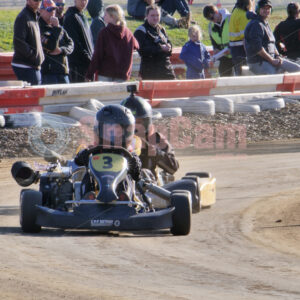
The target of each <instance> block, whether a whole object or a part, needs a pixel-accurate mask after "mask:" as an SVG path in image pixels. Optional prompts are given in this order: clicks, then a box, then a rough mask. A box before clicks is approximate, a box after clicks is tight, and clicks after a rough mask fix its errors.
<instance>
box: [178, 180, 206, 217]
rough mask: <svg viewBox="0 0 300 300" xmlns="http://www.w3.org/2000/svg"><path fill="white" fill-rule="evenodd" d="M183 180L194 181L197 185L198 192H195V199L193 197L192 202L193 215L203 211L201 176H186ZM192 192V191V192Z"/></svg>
mask: <svg viewBox="0 0 300 300" xmlns="http://www.w3.org/2000/svg"><path fill="white" fill-rule="evenodd" d="M181 179H188V180H192V181H194V182H195V183H196V191H195V197H193V201H192V213H198V212H200V210H201V191H200V188H201V183H200V178H199V176H196V175H193V176H192V175H189V176H184V177H182V178H181ZM190 192H192V191H190Z"/></svg>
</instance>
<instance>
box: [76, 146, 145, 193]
mask: <svg viewBox="0 0 300 300" xmlns="http://www.w3.org/2000/svg"><path fill="white" fill-rule="evenodd" d="M110 152H111V151H110V150H109V149H102V151H101V150H99V148H97V147H93V148H92V147H91V148H87V149H84V150H82V151H80V152H79V153H78V154H77V155H76V157H75V158H74V162H75V163H76V164H77V165H78V166H86V167H88V164H89V158H90V154H100V153H110ZM131 155H132V158H131V159H129V160H128V165H129V170H128V174H129V175H130V177H131V178H132V179H133V180H134V181H139V180H140V178H141V169H142V164H141V161H140V159H139V157H138V156H137V155H136V154H135V153H131ZM82 187H83V191H82V194H83V195H84V194H86V193H87V192H90V191H94V190H95V183H94V181H93V179H92V178H91V176H90V174H89V172H86V174H85V176H84V178H83V179H82Z"/></svg>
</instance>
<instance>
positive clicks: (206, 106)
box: [160, 98, 215, 115]
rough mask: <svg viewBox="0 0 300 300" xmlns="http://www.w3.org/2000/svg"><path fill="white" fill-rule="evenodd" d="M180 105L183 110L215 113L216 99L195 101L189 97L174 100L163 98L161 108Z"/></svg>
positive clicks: (186, 111) (205, 113)
mask: <svg viewBox="0 0 300 300" xmlns="http://www.w3.org/2000/svg"><path fill="white" fill-rule="evenodd" d="M174 107H179V108H181V109H182V112H185V113H195V114H204V115H214V114H215V103H214V101H211V100H208V101H195V100H191V99H189V98H183V99H172V100H169V99H168V100H161V102H160V108H174Z"/></svg>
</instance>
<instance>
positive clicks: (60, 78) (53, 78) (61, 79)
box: [42, 74, 70, 84]
mask: <svg viewBox="0 0 300 300" xmlns="http://www.w3.org/2000/svg"><path fill="white" fill-rule="evenodd" d="M42 83H43V84H57V83H70V80H69V75H64V74H43V75H42Z"/></svg>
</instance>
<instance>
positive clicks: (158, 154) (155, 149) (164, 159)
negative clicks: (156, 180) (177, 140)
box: [140, 132, 179, 175]
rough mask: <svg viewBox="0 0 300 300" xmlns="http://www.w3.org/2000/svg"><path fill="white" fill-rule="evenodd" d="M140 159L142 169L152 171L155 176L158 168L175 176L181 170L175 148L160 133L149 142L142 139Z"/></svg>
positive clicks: (154, 135) (149, 139)
mask: <svg viewBox="0 0 300 300" xmlns="http://www.w3.org/2000/svg"><path fill="white" fill-rule="evenodd" d="M140 159H141V161H142V168H144V169H149V170H151V172H152V173H153V174H154V175H156V171H155V169H156V167H160V168H161V169H163V170H164V171H166V172H167V173H169V174H174V173H175V172H176V171H177V170H178V168H179V163H178V161H177V160H176V158H175V152H174V149H173V147H172V146H171V144H170V143H169V142H168V140H167V139H166V138H165V137H164V136H163V135H162V134H160V133H159V132H155V133H154V134H152V135H151V136H150V137H148V141H146V140H145V139H142V151H141V155H140Z"/></svg>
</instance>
